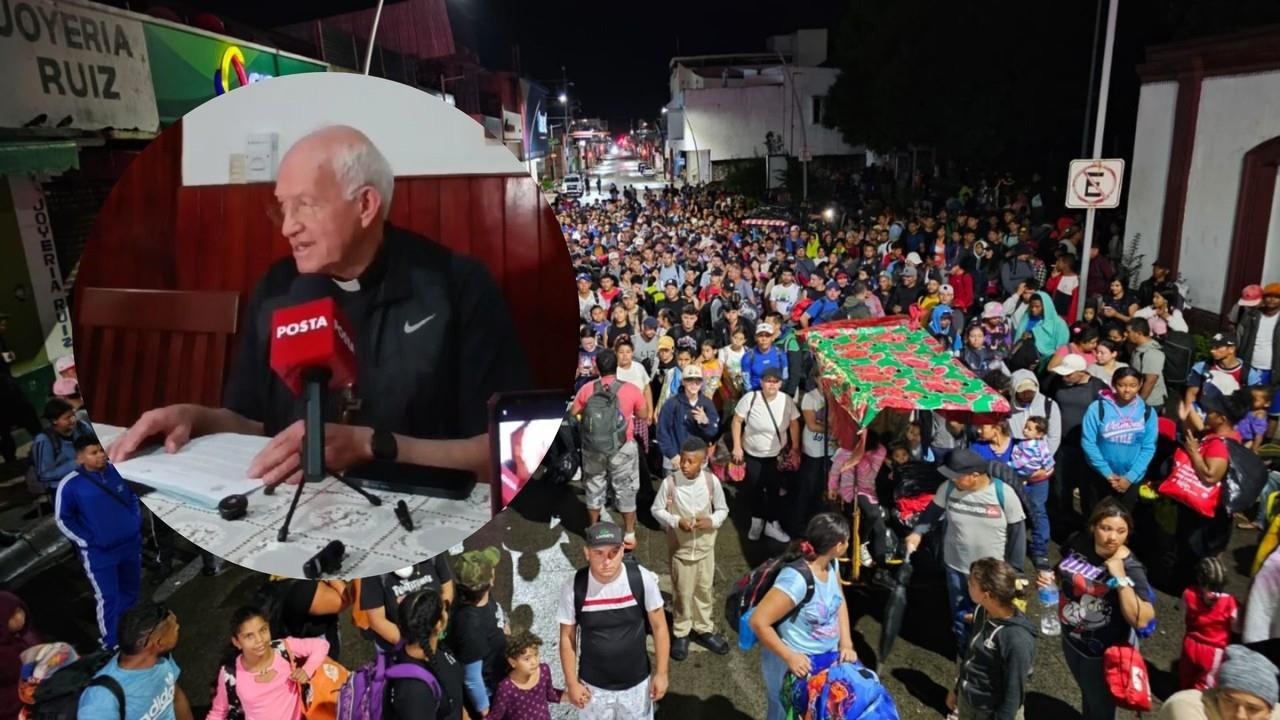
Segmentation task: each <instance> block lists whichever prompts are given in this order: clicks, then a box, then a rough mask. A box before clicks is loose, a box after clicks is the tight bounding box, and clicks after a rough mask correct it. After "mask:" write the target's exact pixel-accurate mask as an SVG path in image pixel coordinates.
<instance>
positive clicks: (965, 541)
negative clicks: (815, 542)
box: [904, 448, 1027, 652]
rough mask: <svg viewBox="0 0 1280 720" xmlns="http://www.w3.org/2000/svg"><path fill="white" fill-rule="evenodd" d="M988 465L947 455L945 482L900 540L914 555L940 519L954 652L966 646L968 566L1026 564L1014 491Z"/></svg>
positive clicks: (966, 453) (1022, 515) (966, 454)
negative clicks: (994, 561) (998, 561)
mask: <svg viewBox="0 0 1280 720" xmlns="http://www.w3.org/2000/svg"><path fill="white" fill-rule="evenodd" d="M991 465H992V463H990V462H989V461H988V460H987V459H986V458H984V457H982V456H981V455H979V454H978V453H976V452H974V451H973V450H970V449H968V448H961V449H959V450H956V451H954V452H952V453H951V454H950V455H948V456H947V462H946V464H945V465H942V466H941V467H939V468H938V472H940V473H942V475H943V476H944V477H946V478H947V482H946V483H944V484H943V485H942V487H940V488H938V492H937V493H936V494H934V496H933V502H931V503H930V504H929V507H928V508H927V509H925V511H924V512H922V513H921V514H920V519H919V520H917V521H916V524H915V528H914V530H913V532H912V533H911V534H910V535H908V536H907V538H906V540H905V541H904V544H905V545H906V549H907V553H908V554H910V553H912V552H915V550H916V548H918V547H920V541H921V539H923V537H924V535H925V534H926V533H928V532H929V531H930V530H932V529H933V527H934V526H935V525H936V524H937V523H938V521H939V520H943V519H945V521H946V536H945V537H944V539H943V543H942V544H943V558H942V559H943V563H944V564H945V565H946V568H947V600H948V602H949V604H950V607H951V612H952V621H951V622H952V626H951V627H952V631H953V632H954V633H955V636H956V647H957V650H958V652H963V651H964V648H965V647H967V646H968V640H969V631H970V623H971V621H972V614H973V610H974V607H975V605H974V603H973V600H972V599H970V597H969V567H970V566H971V565H973V563H974V561H976V560H979V559H981V558H984V557H994V558H1003V559H1004V560H1005V561H1007V562H1008V563H1009V564H1010V565H1012V566H1014V567H1015V568H1021V567H1022V566H1023V563H1024V562H1025V560H1026V550H1027V549H1026V545H1027V531H1026V518H1027V513H1026V511H1025V510H1024V509H1023V506H1022V502H1021V501H1020V496H1019V492H1018V489H1017V488H1013V487H1008V485H1009V483H1008V482H1006V481H1004V480H1001V479H999V478H998V477H993V476H992V475H991V474H990V473H991Z"/></svg>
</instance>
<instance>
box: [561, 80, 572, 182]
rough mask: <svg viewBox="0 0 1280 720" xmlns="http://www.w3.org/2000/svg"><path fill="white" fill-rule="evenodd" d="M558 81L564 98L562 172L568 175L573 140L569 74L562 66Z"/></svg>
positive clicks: (570, 168) (570, 167) (570, 166)
mask: <svg viewBox="0 0 1280 720" xmlns="http://www.w3.org/2000/svg"><path fill="white" fill-rule="evenodd" d="M560 80H561V87H563V88H564V92H562V93H561V95H560V97H562V98H564V103H563V104H564V167H565V170H564V172H565V174H566V175H568V174H569V173H570V172H571V171H572V169H573V162H572V160H571V159H570V156H569V152H570V148H571V146H572V143H573V138H572V137H570V134H569V125H570V121H569V74H568V72H566V71H565V69H564V66H563V65H561V66H560Z"/></svg>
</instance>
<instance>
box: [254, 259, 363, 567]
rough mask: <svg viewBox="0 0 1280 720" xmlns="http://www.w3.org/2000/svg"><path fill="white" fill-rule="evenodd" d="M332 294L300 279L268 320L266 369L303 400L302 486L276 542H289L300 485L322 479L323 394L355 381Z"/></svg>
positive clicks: (310, 279)
mask: <svg viewBox="0 0 1280 720" xmlns="http://www.w3.org/2000/svg"><path fill="white" fill-rule="evenodd" d="M335 292H336V291H335V289H334V284H333V280H332V278H330V277H329V276H327V275H317V274H304V275H299V276H298V277H296V278H294V281H293V284H292V285H290V287H289V295H288V300H287V301H286V302H287V303H288V304H287V305H286V306H285V307H282V308H280V309H278V310H276V311H275V312H273V313H272V314H271V357H270V365H271V369H272V370H273V371H275V373H276V375H278V376H280V380H281V381H283V382H284V384H285V385H286V386H288V388H289V389H290V390H291V391H292V392H293V393H294V394H295V395H299V394H301V395H302V396H303V400H304V414H303V437H302V482H301V483H299V484H298V489H297V490H296V491H295V492H294V495H293V502H292V504H290V506H289V512H288V514H287V515H285V518H284V523H283V524H282V525H281V526H280V532H279V533H278V534H277V538H278V539H279V541H280V542H284V541H285V540H286V539H288V537H289V524H290V522H292V521H293V512H294V510H295V509H296V508H297V507H298V498H299V497H301V496H302V487H303V485H305V484H306V483H308V482H319V481H320V480H323V479H324V476H325V467H324V396H325V391H326V390H330V389H341V388H344V387H346V386H348V385H350V384H351V383H352V382H353V381H354V380H355V378H356V348H355V344H354V343H353V342H352V340H351V334H350V332H348V328H349V327H350V326H349V325H348V324H347V321H346V319H345V318H343V317H342V313H341V311H340V310H339V308H338V303H337V301H336V300H335V299H334V297H333V296H334V294H335ZM268 490H271V488H268ZM264 492H265V491H264ZM362 494H363V493H362ZM366 497H368V496H367V495H366ZM371 502H372V501H371ZM375 504H377V503H375Z"/></svg>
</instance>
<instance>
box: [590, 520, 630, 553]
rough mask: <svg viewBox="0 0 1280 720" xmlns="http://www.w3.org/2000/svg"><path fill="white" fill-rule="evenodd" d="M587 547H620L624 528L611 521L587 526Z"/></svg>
mask: <svg viewBox="0 0 1280 720" xmlns="http://www.w3.org/2000/svg"><path fill="white" fill-rule="evenodd" d="M586 539H587V547H589V548H593V547H618V546H620V545H622V528H620V527H618V526H617V525H616V524H614V523H611V522H598V523H596V524H595V525H592V526H591V527H589V528H587V532H586Z"/></svg>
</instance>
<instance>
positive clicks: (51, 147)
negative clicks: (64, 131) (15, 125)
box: [0, 140, 80, 175]
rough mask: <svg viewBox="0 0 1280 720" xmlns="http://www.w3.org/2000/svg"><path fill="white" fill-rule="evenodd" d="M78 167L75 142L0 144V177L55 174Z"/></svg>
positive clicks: (47, 141) (39, 141) (40, 141)
mask: <svg viewBox="0 0 1280 720" xmlns="http://www.w3.org/2000/svg"><path fill="white" fill-rule="evenodd" d="M78 167H80V148H79V146H78V145H76V143H75V141H74V140H37V141H23V142H0V175H22V174H26V173H50V174H56V173H60V172H65V171H67V170H74V169H76V168H78Z"/></svg>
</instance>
